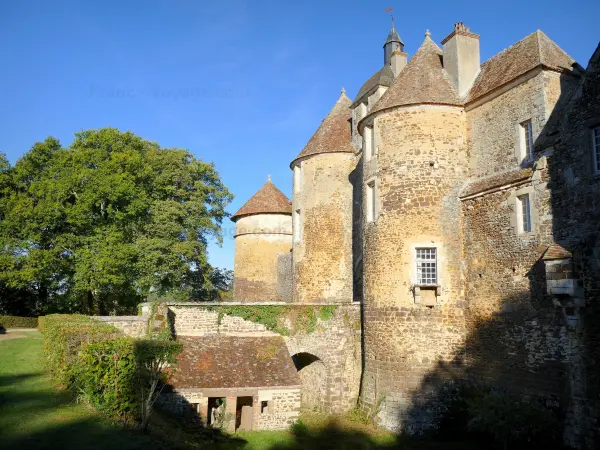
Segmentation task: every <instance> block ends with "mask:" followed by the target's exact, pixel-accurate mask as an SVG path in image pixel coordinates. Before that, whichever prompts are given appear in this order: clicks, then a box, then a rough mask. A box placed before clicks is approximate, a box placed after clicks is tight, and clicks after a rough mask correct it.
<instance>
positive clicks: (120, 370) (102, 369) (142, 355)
mask: <svg viewBox="0 0 600 450" xmlns="http://www.w3.org/2000/svg"><path fill="white" fill-rule="evenodd" d="M43 327H44V351H45V354H46V360H47V367H48V369H49V370H50V371H51V372H52V374H53V375H54V377H55V379H56V380H58V381H59V382H60V383H61V384H63V385H64V386H65V387H67V388H70V389H72V390H74V391H75V392H76V393H77V394H79V396H80V397H81V398H83V399H85V400H86V401H87V402H88V403H90V404H91V405H93V406H94V407H95V408H96V409H98V410H100V411H102V412H105V413H108V414H110V415H113V416H118V417H120V418H123V419H134V420H135V419H137V420H140V421H141V423H142V428H143V429H145V428H146V426H147V424H148V418H149V417H150V413H151V411H152V405H153V404H154V400H155V398H156V395H157V393H156V389H157V386H158V385H159V383H160V382H161V381H166V380H165V379H166V377H167V376H168V372H169V370H168V369H170V370H173V369H172V368H173V367H174V364H175V362H176V356H177V354H178V353H179V352H180V351H181V343H179V342H174V341H169V340H151V339H149V340H136V339H133V338H129V337H124V336H123V335H122V334H121V333H120V332H119V331H118V330H116V329H115V328H114V327H112V326H109V325H106V324H103V323H100V322H97V321H95V320H93V319H91V318H89V317H87V316H78V315H58V314H57V315H50V316H46V318H45V320H44V325H43Z"/></svg>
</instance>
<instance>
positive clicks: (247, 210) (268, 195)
mask: <svg viewBox="0 0 600 450" xmlns="http://www.w3.org/2000/svg"><path fill="white" fill-rule="evenodd" d="M251 214H289V215H291V214H292V205H291V203H290V200H289V199H288V198H287V197H286V196H285V194H284V193H283V192H281V191H280V190H279V189H277V187H276V186H275V185H274V184H273V183H272V182H271V179H270V178H269V180H267V182H266V183H265V184H264V186H263V187H261V188H260V189H259V190H258V192H257V193H256V194H254V195H253V196H252V197H251V198H250V200H248V201H247V202H246V203H244V206H242V207H241V208H240V209H239V210H238V211H237V212H236V213H235V214H234V215H233V216H231V220H233V221H234V222H235V221H236V220H237V219H238V218H240V217H241V216H249V215H251Z"/></svg>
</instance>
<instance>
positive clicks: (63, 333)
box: [43, 314, 119, 387]
mask: <svg viewBox="0 0 600 450" xmlns="http://www.w3.org/2000/svg"><path fill="white" fill-rule="evenodd" d="M43 323H44V325H43V328H44V353H45V354H46V364H47V367H48V369H49V370H50V372H51V373H52V375H53V376H54V378H55V379H56V381H58V383H59V384H61V385H63V386H64V387H70V386H71V385H72V384H73V379H72V378H73V375H74V373H73V370H72V369H73V367H74V365H75V363H76V359H77V355H78V354H79V351H80V350H81V346H82V343H84V342H85V343H91V342H96V341H99V340H102V339H108V338H110V337H117V336H119V332H118V330H117V329H116V328H114V327H112V326H111V325H107V324H104V323H100V322H98V321H95V320H93V319H91V318H89V317H88V316H82V315H75V314H73V315H69V314H52V315H49V316H46V318H45V319H44V322H43Z"/></svg>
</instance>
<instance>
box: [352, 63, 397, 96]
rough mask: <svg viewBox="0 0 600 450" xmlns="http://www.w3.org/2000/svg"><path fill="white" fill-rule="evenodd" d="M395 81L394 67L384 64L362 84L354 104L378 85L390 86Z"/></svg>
mask: <svg viewBox="0 0 600 450" xmlns="http://www.w3.org/2000/svg"><path fill="white" fill-rule="evenodd" d="M393 82H394V72H392V68H391V67H390V65H389V64H386V65H385V66H383V67H382V68H381V69H380V70H378V71H377V72H375V74H374V75H373V76H372V77H371V78H369V79H368V80H367V81H366V82H365V84H363V85H362V87H361V88H360V90H359V91H358V94H356V98H355V99H354V103H353V104H352V106H355V105H356V104H358V102H359V101H360V99H361V98H363V96H364V95H365V94H367V93H369V92H370V91H371V90H373V89H374V88H376V87H377V86H385V87H389V86H391V84H392V83H393Z"/></svg>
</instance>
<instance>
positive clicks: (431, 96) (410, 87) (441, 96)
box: [371, 36, 461, 113]
mask: <svg viewBox="0 0 600 450" xmlns="http://www.w3.org/2000/svg"><path fill="white" fill-rule="evenodd" d="M415 104H441V105H461V101H460V99H459V98H458V95H457V93H456V90H455V89H454V87H453V86H452V83H451V81H450V79H449V78H448V75H447V74H446V71H445V70H444V68H443V65H442V50H441V49H440V48H439V47H438V46H437V45H436V44H435V43H434V42H433V41H432V40H431V38H430V37H429V36H426V37H425V40H424V41H423V43H422V44H421V47H419V50H417V52H416V53H415V54H414V56H413V57H412V58H411V60H410V61H409V62H408V64H407V65H406V67H405V68H404V69H403V70H402V72H400V74H399V75H398V77H397V78H396V79H395V80H394V82H393V83H392V85H391V86H390V87H389V89H388V90H387V91H386V92H385V94H383V95H382V97H381V98H380V99H379V101H378V102H377V103H375V105H374V106H373V108H372V109H371V113H374V112H377V111H381V110H382V109H386V108H392V107H395V106H405V105H415Z"/></svg>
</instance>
